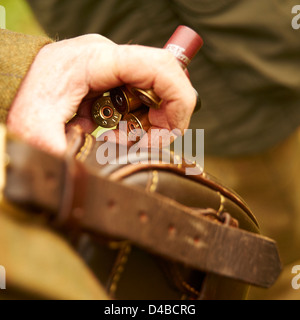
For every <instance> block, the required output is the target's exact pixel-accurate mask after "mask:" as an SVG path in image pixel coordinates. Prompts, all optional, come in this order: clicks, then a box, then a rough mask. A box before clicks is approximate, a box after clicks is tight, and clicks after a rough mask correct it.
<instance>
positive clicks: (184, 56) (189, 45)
mask: <svg viewBox="0 0 300 320" xmlns="http://www.w3.org/2000/svg"><path fill="white" fill-rule="evenodd" d="M202 45H203V40H202V38H201V37H200V36H199V34H198V33H197V32H195V31H194V30H192V29H191V28H189V27H186V26H179V27H178V28H177V29H176V30H175V32H174V33H173V34H172V36H171V38H170V39H169V40H168V42H167V43H166V44H165V45H164V49H167V50H168V51H170V52H171V53H172V54H173V55H174V56H175V57H176V58H177V60H178V61H179V62H180V64H181V66H182V68H183V69H185V68H186V67H187V66H188V64H189V63H190V62H191V60H192V59H193V58H194V56H195V55H196V54H197V52H198V51H199V50H200V48H201V47H202Z"/></svg>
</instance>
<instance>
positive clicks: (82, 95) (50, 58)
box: [7, 34, 196, 155]
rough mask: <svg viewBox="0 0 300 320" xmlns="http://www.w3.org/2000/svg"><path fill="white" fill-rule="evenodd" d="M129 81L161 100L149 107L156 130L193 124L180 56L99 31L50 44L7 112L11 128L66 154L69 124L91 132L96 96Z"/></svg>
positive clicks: (191, 96)
mask: <svg viewBox="0 0 300 320" xmlns="http://www.w3.org/2000/svg"><path fill="white" fill-rule="evenodd" d="M123 84H129V85H131V86H133V87H138V88H144V89H148V88H153V89H154V91H155V93H156V94H157V95H158V96H159V97H160V98H161V99H162V100H163V103H162V105H161V108H160V109H159V110H154V109H151V110H150V112H149V120H150V122H151V125H152V127H153V128H165V129H168V130H172V129H179V130H180V131H181V132H183V130H184V129H186V128H187V127H188V125H189V121H190V117H191V115H192V112H193V110H194V107H195V103H196V96H195V93H194V89H193V88H192V86H191V84H190V82H189V80H188V78H187V77H186V75H185V73H184V72H183V70H182V69H181V67H180V66H179V64H178V62H177V60H176V58H175V57H174V56H173V55H172V54H171V53H170V52H168V51H167V50H164V49H156V48H149V47H144V46H137V45H117V44H115V43H113V42H111V41H110V40H108V39H107V38H104V37H102V36H100V35H95V34H93V35H85V36H81V37H77V38H73V39H69V40H64V41H60V42H56V43H52V44H49V45H46V46H45V47H43V48H42V49H41V50H40V52H39V53H38V54H37V56H36V58H35V60H34V62H33V64H32V66H31V68H30V70H29V71H28V73H27V75H26V77H25V79H24V81H23V83H22V85H21V87H20V89H19V91H18V93H17V95H16V97H15V100H14V102H13V104H12V107H11V109H10V111H9V115H8V120H7V126H8V129H9V130H10V131H11V132H13V133H15V134H18V135H20V136H21V137H23V139H25V140H27V141H28V142H29V143H31V144H33V145H36V146H38V147H40V148H43V149H44V150H46V151H48V152H52V153H54V154H57V155H62V154H63V153H64V151H65V150H66V146H67V143H66V135H65V124H66V122H67V121H69V120H70V119H71V118H72V117H73V115H74V114H75V113H77V115H76V116H75V117H74V118H73V119H72V121H71V123H72V124H79V125H80V126H81V127H82V128H83V129H84V130H85V131H87V132H92V131H93V130H94V129H95V128H96V125H95V124H94V122H93V121H92V119H91V115H90V108H91V104H92V102H93V101H94V99H93V98H95V96H97V95H99V94H100V93H102V92H105V91H107V90H109V89H111V88H114V87H118V86H121V85H123Z"/></svg>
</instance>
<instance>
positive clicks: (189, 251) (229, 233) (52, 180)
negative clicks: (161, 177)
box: [4, 139, 281, 287]
mask: <svg viewBox="0 0 300 320" xmlns="http://www.w3.org/2000/svg"><path fill="white" fill-rule="evenodd" d="M7 153H8V155H9V158H10V162H9V167H8V169H7V183H6V187H5V189H4V194H5V196H6V198H7V199H8V200H10V201H12V202H14V203H19V204H22V205H24V204H26V205H30V206H34V207H35V208H40V209H43V210H46V211H48V212H52V214H53V215H55V216H56V219H57V221H58V222H59V224H61V225H68V226H76V227H77V228H81V229H83V230H86V231H89V232H92V233H96V234H101V235H107V236H109V237H113V238H117V239H128V240H130V241H131V242H132V243H134V244H136V245H137V246H140V247H142V248H145V249H147V250H148V251H150V252H153V253H155V254H157V255H161V256H164V257H167V258H169V259H171V260H174V261H178V262H182V263H184V264H187V265H188V266H190V267H193V268H196V269H199V270H202V271H206V272H211V273H216V274H219V275H222V276H226V277H230V278H234V279H237V280H241V281H244V282H246V283H249V284H252V285H256V286H261V287H269V286H271V285H272V284H273V283H274V282H275V280H276V279H277V277H278V275H279V273H280V270H281V264H280V259H279V256H278V251H277V247H276V243H275V242H274V241H273V240H271V239H268V238H266V237H263V236H261V235H258V234H254V233H250V232H247V231H244V230H241V229H238V228H234V227H231V226H226V225H222V224H220V223H217V222H214V221H211V220H209V219H207V218H204V217H203V216H201V215H199V214H198V212H197V210H194V209H191V208H188V207H186V206H183V205H181V204H179V203H177V202H176V201H174V200H172V199H169V198H167V197H164V196H162V195H159V194H152V193H147V192H145V191H143V190H141V189H139V188H135V187H131V186H125V185H124V184H122V183H120V182H117V181H110V180H108V179H107V178H104V177H101V176H99V174H98V173H97V172H95V171H94V170H93V169H91V168H89V167H88V166H85V165H84V164H83V163H81V162H79V161H76V160H74V159H58V158H54V157H52V156H50V155H48V154H45V153H43V152H42V151H40V150H36V149H34V148H32V147H30V146H28V145H26V144H24V143H23V142H21V141H18V140H14V139H8V142H7ZM16 186H17V187H16Z"/></svg>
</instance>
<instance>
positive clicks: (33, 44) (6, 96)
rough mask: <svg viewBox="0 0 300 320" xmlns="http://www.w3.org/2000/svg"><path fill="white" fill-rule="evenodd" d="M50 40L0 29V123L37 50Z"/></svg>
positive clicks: (3, 120)
mask: <svg viewBox="0 0 300 320" xmlns="http://www.w3.org/2000/svg"><path fill="white" fill-rule="evenodd" d="M51 42H52V40H51V39H49V38H48V37H43V36H30V35H25V34H21V33H15V32H12V31H9V30H5V29H0V122H2V123H4V122H5V121H6V118H7V114H8V110H9V108H10V106H11V104H12V102H13V99H14V97H15V95H16V93H17V91H18V88H19V87H20V84H21V82H22V80H23V79H24V77H25V75H26V73H27V71H28V70H29V68H30V66H31V64H32V62H33V60H34V58H35V56H36V55H37V53H38V52H39V50H40V49H41V48H42V47H43V46H44V45H46V44H48V43H51Z"/></svg>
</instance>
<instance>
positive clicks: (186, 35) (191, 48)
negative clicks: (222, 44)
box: [130, 26, 203, 109]
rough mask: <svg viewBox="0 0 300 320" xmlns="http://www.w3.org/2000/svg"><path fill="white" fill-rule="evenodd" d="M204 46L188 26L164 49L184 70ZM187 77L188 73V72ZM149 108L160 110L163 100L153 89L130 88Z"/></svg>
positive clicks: (180, 28)
mask: <svg viewBox="0 0 300 320" xmlns="http://www.w3.org/2000/svg"><path fill="white" fill-rule="evenodd" d="M202 45H203V40H202V38H201V37H200V36H199V34H198V33H197V32H195V31H194V30H192V29H191V28H189V27H186V26H179V27H177V29H176V30H175V32H174V33H173V35H172V36H171V38H170V39H169V40H168V42H167V43H166V44H165V45H164V49H166V50H168V51H170V52H171V53H172V54H173V55H174V56H175V57H176V59H177V60H178V62H179V63H180V65H181V67H182V69H183V70H186V67H187V66H188V64H189V63H190V62H191V60H192V59H193V57H194V56H195V55H196V54H197V52H198V51H199V50H200V48H201V47H202ZM186 74H187V76H189V75H188V72H186ZM130 90H131V92H132V93H133V94H134V95H136V96H137V97H138V98H139V99H140V100H141V101H142V102H143V103H144V104H145V105H147V106H148V107H151V108H154V109H159V108H160V105H161V103H162V100H161V99H160V98H159V97H158V96H157V95H156V94H155V92H154V91H153V89H139V88H130Z"/></svg>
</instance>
